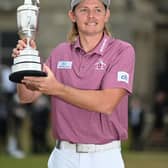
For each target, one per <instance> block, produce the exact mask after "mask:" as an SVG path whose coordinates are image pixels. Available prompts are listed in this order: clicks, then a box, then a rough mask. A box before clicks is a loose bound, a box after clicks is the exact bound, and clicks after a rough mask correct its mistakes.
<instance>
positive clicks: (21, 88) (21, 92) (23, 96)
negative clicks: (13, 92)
mask: <svg viewBox="0 0 168 168" xmlns="http://www.w3.org/2000/svg"><path fill="white" fill-rule="evenodd" d="M17 93H18V96H19V100H20V103H31V102H33V101H34V100H35V99H37V97H38V96H39V95H40V93H38V92H37V91H32V90H29V89H27V88H26V86H25V85H24V84H17Z"/></svg>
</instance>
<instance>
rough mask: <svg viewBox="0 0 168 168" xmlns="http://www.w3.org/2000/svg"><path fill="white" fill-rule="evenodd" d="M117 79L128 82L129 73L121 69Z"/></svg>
mask: <svg viewBox="0 0 168 168" xmlns="http://www.w3.org/2000/svg"><path fill="white" fill-rule="evenodd" d="M117 81H120V82H125V83H128V82H129V74H128V73H127V72H124V71H119V72H118V73H117Z"/></svg>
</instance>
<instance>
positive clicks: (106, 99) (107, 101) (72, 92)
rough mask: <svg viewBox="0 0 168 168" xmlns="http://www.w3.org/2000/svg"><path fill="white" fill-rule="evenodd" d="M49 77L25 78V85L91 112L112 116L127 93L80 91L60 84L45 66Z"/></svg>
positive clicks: (119, 90)
mask: <svg viewBox="0 0 168 168" xmlns="http://www.w3.org/2000/svg"><path fill="white" fill-rule="evenodd" d="M44 67H45V70H46V72H47V74H48V75H47V77H38V78H37V77H25V78H24V80H23V83H24V84H29V83H30V82H31V85H33V86H34V88H36V90H38V91H40V92H41V93H44V94H47V95H52V96H57V97H59V98H60V99H62V100H64V101H65V102H67V103H70V104H72V105H74V106H77V107H79V108H82V109H86V110H89V111H95V112H99V113H105V114H111V113H112V111H113V110H114V109H115V108H116V106H117V104H118V103H119V102H120V100H121V99H122V97H123V96H125V95H126V94H127V91H126V90H125V89H122V88H115V89H105V90H80V89H76V88H72V87H69V86H65V85H63V84H62V83H60V82H59V81H58V80H57V79H56V78H55V76H54V74H53V73H52V71H51V70H50V69H49V67H47V66H44Z"/></svg>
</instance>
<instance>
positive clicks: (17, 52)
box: [12, 48, 20, 57]
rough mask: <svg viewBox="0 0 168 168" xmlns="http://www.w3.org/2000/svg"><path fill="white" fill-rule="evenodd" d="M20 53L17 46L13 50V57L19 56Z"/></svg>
mask: <svg viewBox="0 0 168 168" xmlns="http://www.w3.org/2000/svg"><path fill="white" fill-rule="evenodd" d="M19 54H20V52H19V51H18V50H17V49H16V48H14V49H13V50H12V57H17V56H18V55H19Z"/></svg>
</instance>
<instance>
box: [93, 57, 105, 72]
mask: <svg viewBox="0 0 168 168" xmlns="http://www.w3.org/2000/svg"><path fill="white" fill-rule="evenodd" d="M95 66H96V68H95V69H96V70H104V69H105V68H106V64H105V63H104V62H103V60H102V59H99V61H98V62H97V63H95Z"/></svg>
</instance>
